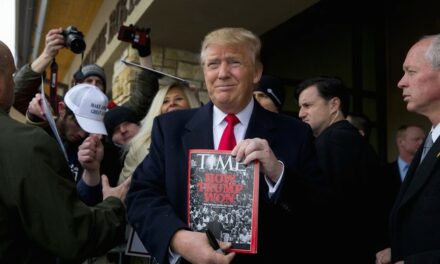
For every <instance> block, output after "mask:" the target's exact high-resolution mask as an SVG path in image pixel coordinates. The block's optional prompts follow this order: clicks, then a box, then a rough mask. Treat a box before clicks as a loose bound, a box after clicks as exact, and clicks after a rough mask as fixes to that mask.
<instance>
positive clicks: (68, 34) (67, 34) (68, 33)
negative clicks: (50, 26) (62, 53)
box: [63, 26, 86, 54]
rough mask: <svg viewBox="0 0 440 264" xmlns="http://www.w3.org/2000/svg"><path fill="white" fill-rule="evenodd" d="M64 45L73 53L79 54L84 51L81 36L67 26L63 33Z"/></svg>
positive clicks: (84, 47) (73, 28)
mask: <svg viewBox="0 0 440 264" xmlns="http://www.w3.org/2000/svg"><path fill="white" fill-rule="evenodd" d="M63 36H64V44H65V45H66V47H68V48H69V49H70V50H71V51H72V52H74V53H77V54H79V53H81V52H83V51H84V50H85V49H86V43H85V42H84V39H83V34H82V33H81V32H80V31H78V29H76V27H74V26H68V27H67V28H66V29H65V30H64V31H63Z"/></svg>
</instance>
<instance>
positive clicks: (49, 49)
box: [31, 28, 64, 73]
mask: <svg viewBox="0 0 440 264" xmlns="http://www.w3.org/2000/svg"><path fill="white" fill-rule="evenodd" d="M62 33H63V29H62V28H56V29H51V30H49V32H47V35H46V46H45V47H44V50H43V53H41V55H40V56H38V58H37V59H36V60H35V61H34V62H32V64H31V69H32V70H33V71H35V72H37V73H43V72H44V70H45V69H46V67H47V66H49V64H50V63H51V62H52V60H53V59H54V58H55V57H56V56H57V55H58V52H59V50H60V49H62V48H64V36H63V35H62Z"/></svg>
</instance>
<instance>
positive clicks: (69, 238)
mask: <svg viewBox="0 0 440 264" xmlns="http://www.w3.org/2000/svg"><path fill="white" fill-rule="evenodd" d="M0 131H1V132H0V263H51V262H52V261H53V260H54V259H55V257H56V256H58V257H60V258H61V260H62V262H63V263H64V262H69V263H80V262H81V261H83V260H84V259H86V258H87V257H90V256H98V255H102V254H104V253H105V252H107V251H108V250H109V249H111V248H112V247H114V246H116V245H118V244H119V243H121V242H123V238H124V233H125V225H126V221H125V209H124V206H123V204H122V203H121V201H120V200H119V199H116V198H114V197H109V198H107V199H106V200H104V201H103V202H102V203H100V204H98V205H97V206H96V207H87V206H86V205H84V204H83V203H82V202H80V200H79V199H78V196H77V192H76V188H75V184H74V182H73V180H72V179H71V177H70V174H69V168H68V166H67V163H66V161H65V160H64V157H63V155H62V154H61V152H60V150H59V149H58V145H57V144H56V142H55V140H53V139H52V138H51V137H50V136H49V135H48V134H47V133H46V132H44V131H43V130H42V129H41V128H36V127H32V126H28V125H24V124H21V123H19V122H17V121H15V120H13V119H11V118H10V117H9V116H8V115H7V113H6V112H5V111H3V110H0Z"/></svg>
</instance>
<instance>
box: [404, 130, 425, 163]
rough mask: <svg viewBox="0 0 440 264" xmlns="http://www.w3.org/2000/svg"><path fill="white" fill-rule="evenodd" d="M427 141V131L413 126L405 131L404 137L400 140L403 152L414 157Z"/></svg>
mask: <svg viewBox="0 0 440 264" xmlns="http://www.w3.org/2000/svg"><path fill="white" fill-rule="evenodd" d="M424 139H425V131H423V130H422V129H421V128H419V127H415V126H411V127H408V128H407V129H406V130H405V133H404V134H403V136H402V137H401V138H400V139H399V140H398V144H399V145H400V148H401V149H402V151H405V152H407V153H408V154H410V155H411V156H414V155H415V154H416V152H417V150H418V149H419V147H420V145H422V143H423V140H424Z"/></svg>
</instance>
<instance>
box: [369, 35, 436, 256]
mask: <svg viewBox="0 0 440 264" xmlns="http://www.w3.org/2000/svg"><path fill="white" fill-rule="evenodd" d="M439 50H440V34H437V35H432V36H426V37H424V38H422V39H420V40H419V41H418V42H416V43H415V44H414V45H413V46H412V47H411V48H410V50H409V51H408V53H407V55H406V59H405V61H404V63H403V71H404V75H403V77H402V79H400V81H399V83H398V84H397V86H398V87H399V88H400V89H402V95H403V100H404V102H406V109H407V110H408V111H410V112H416V113H419V114H421V115H423V116H426V117H427V118H428V119H429V121H430V122H431V124H432V129H431V132H430V133H429V135H428V136H427V138H426V139H425V142H424V144H423V147H421V148H420V149H419V151H418V152H417V154H416V155H415V156H414V159H413V160H412V162H411V165H410V166H409V169H408V173H407V175H406V177H405V180H404V181H403V183H402V187H401V188H400V191H399V194H398V195H397V199H396V202H395V203H394V207H393V210H392V211H391V216H390V238H391V247H390V248H386V249H384V250H382V251H380V252H378V253H377V254H376V263H379V264H387V263H405V264H408V263H439V262H440V228H439V223H440V166H439V165H440V161H439V157H440V143H439V142H440V140H437V139H438V136H439V134H440V126H439V125H438V124H439V123H440V56H439Z"/></svg>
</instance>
